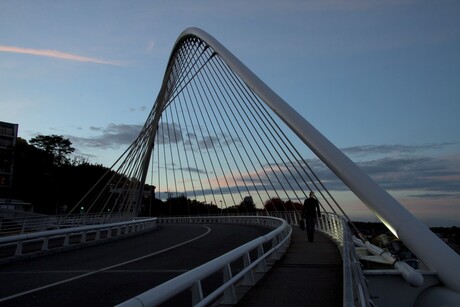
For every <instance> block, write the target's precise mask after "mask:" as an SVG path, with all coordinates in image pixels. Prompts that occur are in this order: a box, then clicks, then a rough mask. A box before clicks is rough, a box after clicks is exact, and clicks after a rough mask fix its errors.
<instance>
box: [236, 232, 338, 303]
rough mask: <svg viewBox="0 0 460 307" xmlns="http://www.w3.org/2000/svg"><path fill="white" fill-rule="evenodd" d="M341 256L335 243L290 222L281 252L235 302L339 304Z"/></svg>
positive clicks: (320, 234) (324, 236)
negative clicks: (309, 236) (287, 242)
mask: <svg viewBox="0 0 460 307" xmlns="http://www.w3.org/2000/svg"><path fill="white" fill-rule="evenodd" d="M342 302H343V301H342V258H341V256H340V252H339V249H338V248H337V246H336V245H335V243H334V242H333V241H332V240H331V239H329V238H328V237H327V236H326V235H324V234H322V233H318V232H316V234H315V241H314V242H308V240H307V233H306V232H305V231H301V230H300V229H299V228H298V227H296V226H293V233H292V238H291V244H290V246H289V248H288V250H287V251H286V253H285V254H284V256H283V257H282V258H281V259H280V260H279V261H278V262H276V263H275V264H274V266H273V267H272V268H271V270H270V271H269V272H268V273H267V274H265V276H264V277H263V278H262V279H261V280H260V281H259V282H258V283H257V284H256V285H255V286H254V287H253V288H252V289H251V290H250V291H249V293H247V294H246V295H245V296H244V297H243V298H242V299H241V300H240V302H239V303H238V305H237V306H241V307H245V306H251V307H253V306H272V307H273V306H283V307H285V306H342Z"/></svg>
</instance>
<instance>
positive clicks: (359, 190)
mask: <svg viewBox="0 0 460 307" xmlns="http://www.w3.org/2000/svg"><path fill="white" fill-rule="evenodd" d="M189 37H198V38H199V39H201V40H203V41H204V42H206V43H207V44H208V45H209V46H211V47H212V48H213V49H214V51H215V52H216V53H217V54H218V55H219V56H220V57H221V58H222V59H223V60H224V61H225V63H227V65H228V66H229V67H231V68H232V69H233V70H234V71H235V73H236V74H238V76H239V77H240V78H241V79H242V80H244V82H245V83H246V84H247V85H248V86H249V87H250V88H251V89H252V90H253V91H254V92H255V93H256V94H257V95H258V96H259V97H260V98H261V99H262V100H263V101H264V102H265V103H266V104H267V105H268V106H269V107H270V108H271V109H272V110H273V111H274V112H275V113H276V114H277V115H278V116H279V117H280V118H281V119H282V120H283V121H284V122H285V123H286V125H287V126H288V127H290V128H291V129H292V131H294V132H295V133H296V134H297V136H298V137H299V138H300V139H301V140H302V141H303V142H304V143H305V144H306V145H307V146H308V147H309V148H310V149H311V150H312V151H313V152H314V153H315V154H316V155H317V156H318V158H319V159H321V160H322V161H323V162H324V163H325V164H326V165H327V166H328V167H329V168H330V169H331V170H332V171H333V172H334V173H335V174H336V175H337V177H339V178H340V179H341V180H342V181H343V182H344V183H345V184H346V185H347V186H348V187H349V188H350V190H351V191H352V192H353V193H355V194H356V196H357V197H358V198H359V199H361V201H362V202H363V203H364V204H365V205H366V206H367V207H368V208H369V209H370V210H371V211H373V212H374V214H375V215H376V216H377V217H378V218H379V219H380V220H381V221H382V222H383V223H384V224H385V225H386V226H387V227H388V228H389V229H390V230H391V231H392V232H393V233H394V234H395V235H397V236H398V237H399V238H400V239H401V240H402V241H403V242H404V243H405V244H406V245H407V246H408V247H409V249H410V250H411V251H412V252H413V253H415V254H416V255H417V257H419V258H420V259H421V260H422V261H423V262H424V263H425V264H427V265H428V266H429V267H430V268H431V269H433V270H435V271H437V273H438V276H439V278H440V279H441V281H442V282H443V283H444V284H445V285H446V286H447V287H449V288H451V289H452V290H455V291H456V292H460V278H459V276H460V256H459V255H457V254H456V253H455V252H454V251H453V250H452V249H451V248H450V247H449V246H447V245H446V244H445V243H444V242H443V241H442V240H440V239H439V238H438V237H437V236H436V235H434V234H433V233H432V232H431V230H430V229H428V227H426V226H425V225H424V224H423V223H422V222H420V221H419V220H418V219H417V218H415V217H414V216H413V215H412V214H411V213H410V212H409V211H408V210H407V209H405V208H404V207H403V206H402V205H401V204H400V203H399V202H398V201H397V200H396V199H394V198H393V197H392V196H391V195H390V194H388V193H387V192H386V191H385V190H384V189H382V188H381V187H380V186H379V185H378V184H377V183H375V182H374V181H373V180H372V179H371V178H370V177H369V176H368V175H367V174H366V173H365V172H364V171H362V170H361V169H360V168H359V167H358V166H357V165H356V164H355V163H354V162H353V161H351V160H350V159H349V158H348V157H347V156H346V155H345V154H344V153H342V152H341V151H340V150H339V149H338V148H337V147H336V146H335V145H334V144H332V143H331V142H330V141H329V140H328V139H327V138H326V137H324V136H323V135H322V134H321V133H320V132H319V131H318V130H316V128H315V127H313V126H312V125H311V124H310V123H309V122H308V121H307V120H305V119H304V118H303V117H302V116H301V115H300V114H299V113H297V111H295V110H294V109H293V108H292V107H291V106H290V105H288V104H287V103H286V102H285V101H284V100H283V99H282V98H281V97H279V96H278V95H277V94H276V93H275V92H273V91H272V90H271V89H270V88H269V87H268V86H267V85H266V84H265V83H264V82H263V81H262V80H260V79H259V78H258V77H257V76H256V75H255V74H254V73H253V72H251V71H250V70H249V69H248V68H247V67H246V66H245V65H244V64H243V63H242V62H241V61H240V60H238V59H237V58H236V57H235V56H234V55H233V54H232V53H231V52H230V51H228V50H227V49H226V48H225V47H224V46H223V45H222V44H220V43H219V42H218V41H217V40H216V39H215V38H214V37H212V36H211V35H209V34H208V33H206V32H204V31H203V30H201V29H198V28H188V29H186V30H185V31H184V32H182V34H181V35H180V36H179V38H178V39H177V41H176V44H175V46H174V50H177V48H178V47H179V46H180V44H181V43H182V42H183V41H184V40H185V39H187V38H189ZM171 57H172V58H173V57H174V52H173V54H172V55H171ZM172 58H171V59H172ZM171 59H170V60H171Z"/></svg>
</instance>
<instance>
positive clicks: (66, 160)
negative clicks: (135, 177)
mask: <svg viewBox="0 0 460 307" xmlns="http://www.w3.org/2000/svg"><path fill="white" fill-rule="evenodd" d="M74 151H75V148H73V147H72V142H71V141H70V140H69V139H66V138H64V137H63V136H60V135H38V136H36V137H34V138H32V139H30V140H29V142H27V141H26V140H25V139H22V138H18V139H17V142H16V146H15V149H14V157H15V158H14V171H13V184H12V187H11V189H10V191H9V195H7V197H8V198H11V199H19V200H23V201H25V202H28V203H31V204H32V205H33V210H34V212H36V213H43V214H64V213H67V212H69V211H70V210H71V209H72V208H73V207H74V206H75V205H76V204H77V203H78V201H79V200H80V199H81V198H82V197H83V196H84V195H85V194H86V193H87V192H88V191H89V190H90V189H91V187H93V185H94V184H95V183H96V182H97V181H98V180H99V179H100V178H101V177H102V176H103V175H104V174H105V173H106V172H107V171H108V170H109V169H108V168H106V167H104V166H103V165H101V164H92V163H90V162H89V161H88V159H86V158H84V157H81V156H73V155H72V153H74ZM264 209H265V210H268V211H286V210H301V209H302V204H300V203H296V202H292V201H283V200H281V199H279V198H271V199H269V200H267V201H266V202H265V203H264ZM258 210H261V209H258V208H256V206H255V204H254V203H253V202H252V199H250V200H243V201H242V202H241V203H239V204H236V205H234V206H230V207H228V208H219V207H218V206H217V205H214V204H207V203H204V202H200V201H197V200H191V199H188V198H186V197H185V196H179V197H175V198H168V199H167V200H166V201H162V200H159V199H155V197H154V195H152V196H151V197H149V198H144V200H143V203H142V207H141V214H142V215H151V216H164V215H196V214H234V213H251V212H256V211H258Z"/></svg>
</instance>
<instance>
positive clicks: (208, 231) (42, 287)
mask: <svg viewBox="0 0 460 307" xmlns="http://www.w3.org/2000/svg"><path fill="white" fill-rule="evenodd" d="M198 226H200V227H204V228H206V229H207V231H206V232H205V233H204V234H202V235H199V236H198V237H196V238H193V239H190V240H188V241H184V242H182V243H179V244H176V245H173V246H170V247H168V248H165V249H163V250H161V251H157V252H154V253H151V254H148V255H144V256H142V257H139V258H135V259H131V260H128V261H125V262H122V263H118V264H115V265H111V266H108V267H105V268H102V269H98V270H95V271H90V272H88V273H86V274H82V275H78V276H75V277H71V278H68V279H64V280H61V281H57V282H54V283H51V284H48V285H45V286H41V287H38V288H35V289H30V290H27V291H24V292H20V293H16V294H13V295H10V296H7V297H3V298H0V303H1V302H5V301H8V300H11V299H14V298H17V297H20V296H23V295H27V294H30V293H34V292H37V291H41V290H44V289H48V288H51V287H54V286H58V285H62V284H65V283H68V282H71V281H74V280H77V279H81V278H84V277H87V276H90V275H94V274H96V273H101V272H104V271H107V270H110V269H113V268H116V267H120V266H123V265H125V264H129V263H133V262H136V261H139V260H142V259H145V258H149V257H152V256H155V255H158V254H161V253H164V252H167V251H170V250H172V249H174V248H177V247H179V246H182V245H185V244H187V243H190V242H193V241H195V240H198V239H200V238H202V237H204V236H206V235H207V234H209V233H210V232H211V228H209V227H207V226H202V225H198Z"/></svg>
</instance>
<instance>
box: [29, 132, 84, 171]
mask: <svg viewBox="0 0 460 307" xmlns="http://www.w3.org/2000/svg"><path fill="white" fill-rule="evenodd" d="M29 142H30V144H31V145H33V146H35V147H36V148H39V149H41V150H43V151H45V152H46V153H47V154H49V155H51V156H52V158H53V164H54V165H57V166H60V165H65V164H69V158H68V157H67V156H68V155H69V154H71V153H72V152H74V151H75V148H73V147H72V146H71V145H72V142H70V140H69V139H65V138H64V137H63V136H62V135H54V134H53V135H37V136H36V137H34V138H32V139H30V141H29Z"/></svg>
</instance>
